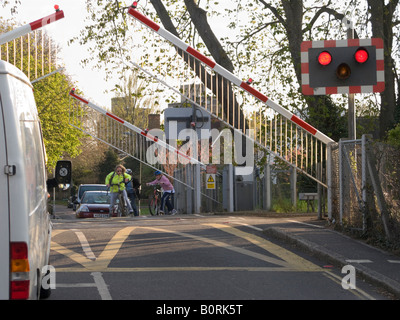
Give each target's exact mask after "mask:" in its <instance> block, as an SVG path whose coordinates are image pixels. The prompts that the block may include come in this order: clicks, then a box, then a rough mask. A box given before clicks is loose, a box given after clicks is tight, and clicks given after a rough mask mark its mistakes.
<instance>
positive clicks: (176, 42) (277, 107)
mask: <svg viewBox="0 0 400 320" xmlns="http://www.w3.org/2000/svg"><path fill="white" fill-rule="evenodd" d="M128 13H129V14H130V15H131V16H132V17H133V18H135V19H136V20H138V21H140V22H141V23H142V24H144V25H145V26H146V27H148V28H150V29H152V30H153V31H155V32H156V33H158V34H159V35H160V36H161V37H163V38H164V39H166V40H168V41H170V42H171V43H172V44H173V45H175V46H177V47H178V48H180V49H182V50H184V51H186V52H187V53H189V54H190V55H192V56H193V57H194V58H196V59H197V60H199V61H200V62H202V63H204V64H206V65H207V66H209V67H210V68H211V69H213V70H214V71H215V72H217V73H218V74H220V75H221V76H223V77H224V78H225V79H227V80H229V81H230V82H232V83H234V84H235V85H237V86H238V87H241V88H242V89H244V90H246V91H247V92H248V93H250V94H251V95H253V96H254V97H256V98H257V99H258V100H260V101H262V102H264V103H265V104H266V105H267V106H268V107H270V108H272V109H274V110H275V111H276V112H278V113H279V114H281V115H282V116H284V117H285V118H287V119H289V120H291V121H292V122H294V123H295V124H296V125H298V126H299V127H301V128H303V129H304V130H306V131H307V132H309V133H310V134H312V135H313V136H315V137H316V138H317V139H319V140H320V141H322V142H324V143H326V144H328V143H330V142H334V141H333V140H332V139H331V138H329V137H328V136H326V135H325V134H323V133H322V132H320V131H318V130H317V129H315V128H314V127H313V126H311V125H310V124H308V123H307V122H305V121H304V120H301V119H300V118H299V117H298V116H296V115H294V114H293V113H291V112H290V111H289V110H287V109H285V108H283V107H282V106H280V105H279V104H277V103H275V102H273V101H272V100H270V99H269V98H268V97H267V96H265V95H264V94H262V93H261V92H259V91H257V90H256V89H254V88H253V87H251V86H250V85H249V84H247V83H246V82H245V81H242V80H241V79H239V78H238V77H236V76H235V75H234V74H232V73H231V72H229V71H228V70H226V69H225V68H224V67H222V66H220V65H218V64H217V63H216V62H214V61H213V60H211V59H210V58H208V57H206V56H205V55H203V54H202V53H200V52H198V51H197V50H195V49H193V48H192V47H190V46H189V45H188V44H186V43H184V42H183V41H182V40H181V39H179V38H178V37H176V36H175V35H173V34H172V33H171V32H169V31H167V30H165V29H163V28H161V27H160V26H159V25H158V24H157V23H155V22H154V21H152V20H150V19H149V18H147V17H146V16H144V15H143V14H142V13H140V12H139V11H137V10H136V8H135V6H134V5H132V6H131V7H130V8H129V10H128Z"/></svg>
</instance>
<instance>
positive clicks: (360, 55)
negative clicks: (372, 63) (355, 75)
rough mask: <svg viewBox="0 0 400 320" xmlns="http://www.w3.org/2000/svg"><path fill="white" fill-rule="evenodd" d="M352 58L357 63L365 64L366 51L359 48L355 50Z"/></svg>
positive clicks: (367, 55)
mask: <svg viewBox="0 0 400 320" xmlns="http://www.w3.org/2000/svg"><path fill="white" fill-rule="evenodd" d="M354 57H355V59H356V61H357V62H358V63H365V62H367V61H368V58H369V54H368V51H367V50H365V49H364V48H360V49H358V50H357V52H356V54H355V56H354Z"/></svg>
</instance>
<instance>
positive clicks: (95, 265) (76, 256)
mask: <svg viewBox="0 0 400 320" xmlns="http://www.w3.org/2000/svg"><path fill="white" fill-rule="evenodd" d="M135 228H136V227H126V228H123V229H121V230H119V231H118V232H117V233H116V234H115V235H114V236H113V237H112V239H111V240H110V241H109V242H108V243H107V245H106V247H105V248H104V250H103V252H102V253H101V254H100V256H99V257H98V258H97V259H96V260H94V261H93V260H90V259H88V258H87V257H86V256H83V255H81V254H80V253H76V252H74V251H72V250H70V249H68V248H65V247H64V246H62V245H60V244H58V243H57V242H55V241H52V242H51V249H52V250H54V251H56V252H58V253H60V254H62V255H64V256H66V257H68V258H70V259H72V260H73V261H75V262H77V263H78V264H80V265H82V266H83V267H84V268H85V269H87V271H103V270H105V269H107V267H108V265H109V264H110V262H111V260H112V259H113V258H114V257H115V255H116V254H117V253H118V251H119V249H120V248H121V246H122V244H123V243H124V242H125V240H126V239H127V238H128V236H129V234H130V233H131V232H132V231H133V230H134V229H135ZM57 270H58V268H57Z"/></svg>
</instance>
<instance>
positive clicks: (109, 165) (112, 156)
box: [98, 148, 120, 183]
mask: <svg viewBox="0 0 400 320" xmlns="http://www.w3.org/2000/svg"><path fill="white" fill-rule="evenodd" d="M119 163H120V162H119V159H118V155H117V153H116V152H115V150H114V149H112V148H109V149H108V150H107V151H106V155H105V158H104V160H103V162H101V163H100V164H99V165H98V172H99V181H101V183H104V181H105V179H106V176H107V174H109V173H110V172H111V171H113V170H114V169H115V167H116V166H117V165H118V164H119Z"/></svg>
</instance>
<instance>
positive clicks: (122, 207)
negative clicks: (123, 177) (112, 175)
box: [107, 183, 129, 217]
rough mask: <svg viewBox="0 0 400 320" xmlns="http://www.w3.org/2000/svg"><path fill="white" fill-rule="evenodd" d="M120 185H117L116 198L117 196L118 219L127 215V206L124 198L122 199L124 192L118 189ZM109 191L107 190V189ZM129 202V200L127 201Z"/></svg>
mask: <svg viewBox="0 0 400 320" xmlns="http://www.w3.org/2000/svg"><path fill="white" fill-rule="evenodd" d="M115 185H116V184H112V185H111V186H115ZM120 185H121V183H119V184H118V196H117V205H118V209H117V216H118V217H121V216H123V217H126V216H128V215H129V208H128V205H127V204H126V202H125V197H124V192H123V190H121V188H120ZM107 191H109V188H108V189H107ZM128 201H129V200H128Z"/></svg>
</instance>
